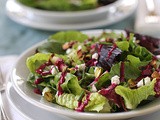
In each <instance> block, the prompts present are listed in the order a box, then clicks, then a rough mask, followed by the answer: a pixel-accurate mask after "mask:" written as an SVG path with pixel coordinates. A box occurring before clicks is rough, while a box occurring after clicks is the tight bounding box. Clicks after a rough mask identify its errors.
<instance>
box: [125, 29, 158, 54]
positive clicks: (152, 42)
mask: <svg viewBox="0 0 160 120" xmlns="http://www.w3.org/2000/svg"><path fill="white" fill-rule="evenodd" d="M126 33H127V37H129V35H130V33H133V34H134V37H135V38H136V40H139V43H138V44H139V45H141V46H143V47H145V48H147V49H148V50H149V51H150V52H152V53H153V54H155V55H158V54H160V49H159V48H160V39H159V38H155V37H151V36H148V35H142V34H138V33H134V32H131V31H129V30H126Z"/></svg>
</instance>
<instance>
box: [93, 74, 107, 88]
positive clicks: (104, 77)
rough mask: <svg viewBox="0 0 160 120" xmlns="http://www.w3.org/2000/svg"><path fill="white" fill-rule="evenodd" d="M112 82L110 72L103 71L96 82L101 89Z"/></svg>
mask: <svg viewBox="0 0 160 120" xmlns="http://www.w3.org/2000/svg"><path fill="white" fill-rule="evenodd" d="M107 83H108V84H109V83H110V74H109V72H106V73H103V74H102V75H101V76H100V78H99V79H98V81H97V82H96V84H95V86H96V88H97V89H101V87H102V86H103V85H107Z"/></svg>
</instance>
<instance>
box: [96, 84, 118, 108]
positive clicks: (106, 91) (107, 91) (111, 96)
mask: <svg viewBox="0 0 160 120" xmlns="http://www.w3.org/2000/svg"><path fill="white" fill-rule="evenodd" d="M116 86H117V85H116V84H111V85H110V86H109V87H108V88H103V89H101V90H100V91H99V93H100V94H101V95H103V96H105V97H106V98H107V99H108V100H110V101H112V102H113V103H114V104H116V105H117V106H118V107H120V106H121V102H120V96H119V95H118V94H116V92H115V88H116Z"/></svg>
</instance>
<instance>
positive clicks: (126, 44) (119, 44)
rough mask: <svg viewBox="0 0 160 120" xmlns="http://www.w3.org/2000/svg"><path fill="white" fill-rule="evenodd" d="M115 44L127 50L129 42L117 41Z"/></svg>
mask: <svg viewBox="0 0 160 120" xmlns="http://www.w3.org/2000/svg"><path fill="white" fill-rule="evenodd" d="M116 45H117V46H118V48H120V49H121V50H122V51H128V49H129V42H128V41H118V42H116Z"/></svg>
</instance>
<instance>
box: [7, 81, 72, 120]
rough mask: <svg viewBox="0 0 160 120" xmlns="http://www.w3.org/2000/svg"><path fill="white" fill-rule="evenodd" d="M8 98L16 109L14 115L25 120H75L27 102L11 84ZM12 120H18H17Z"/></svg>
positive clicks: (8, 88) (8, 86)
mask: <svg viewBox="0 0 160 120" xmlns="http://www.w3.org/2000/svg"><path fill="white" fill-rule="evenodd" d="M6 97H7V100H8V101H9V103H10V105H11V107H12V108H13V109H14V110H13V111H12V112H14V113H12V114H13V115H15V117H17V116H16V114H19V115H20V116H21V117H22V118H23V120H53V118H54V120H73V119H71V118H68V117H65V116H62V115H57V114H53V113H52V112H49V111H46V110H44V109H40V108H37V107H36V106H34V105H32V104H30V103H29V102H27V101H25V100H24V99H23V98H22V97H21V96H20V95H18V93H17V92H16V91H15V90H14V88H13V87H12V84H11V82H9V83H8V84H7V89H6ZM12 117H13V116H12ZM15 117H14V118H12V119H15V120H17V119H16V118H15Z"/></svg>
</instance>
